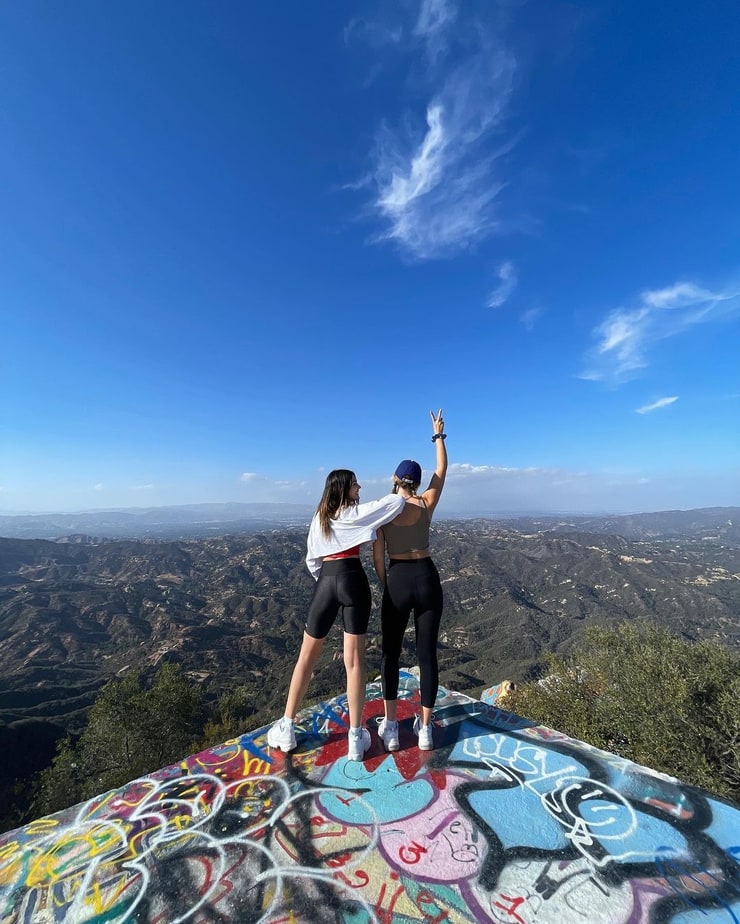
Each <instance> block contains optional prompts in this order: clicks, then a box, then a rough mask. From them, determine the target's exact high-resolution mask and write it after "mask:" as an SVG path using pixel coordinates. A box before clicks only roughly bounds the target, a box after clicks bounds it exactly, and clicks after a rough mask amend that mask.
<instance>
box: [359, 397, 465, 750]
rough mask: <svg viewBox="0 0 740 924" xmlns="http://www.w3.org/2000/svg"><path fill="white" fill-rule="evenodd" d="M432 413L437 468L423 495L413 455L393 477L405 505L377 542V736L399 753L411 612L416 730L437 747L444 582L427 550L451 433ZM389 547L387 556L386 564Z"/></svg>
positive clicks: (425, 746)
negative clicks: (402, 666)
mask: <svg viewBox="0 0 740 924" xmlns="http://www.w3.org/2000/svg"><path fill="white" fill-rule="evenodd" d="M429 413H430V416H431V418H432V442H433V443H434V445H435V450H436V467H435V469H434V474H433V475H432V478H431V481H430V482H429V487H428V488H427V489H426V491H424V493H423V494H421V495H417V493H416V492H417V489H418V487H419V485H420V484H421V466H420V465H419V463H418V462H414V461H413V460H412V459H404V460H403V462H401V463H400V464H399V466H398V468H397V469H396V472H395V475H394V476H393V485H394V487H393V490H394V492H395V493H397V494H399V495H400V496H401V497H403V498H405V500H406V504H405V506H404V508H403V510H402V511H401V513H400V514H399V515H398V516H397V517H396V518H395V519H394V520H392V521H391V522H390V523H386V525H385V526H384V527H382V529H379V530H378V537H377V539H376V540H375V543H374V544H373V564H374V566H375V571H376V572H377V575H378V578H379V580H380V583H381V585H382V587H383V604H382V610H381V626H382V630H383V644H382V660H381V668H380V676H381V682H382V686H383V703H384V707H385V718H384V719H382V721H381V722H380V725H379V726H378V734H379V735H380V737H381V738H382V740H383V744H384V746H385V749H386V750H387V751H397V750H398V747H399V739H398V718H397V714H396V707H397V700H398V674H399V659H400V657H401V650H402V647H403V636H404V633H405V631H406V626H407V625H408V621H409V617H410V616H411V612H412V611H413V613H414V629H415V630H416V656H417V659H418V661H419V685H420V687H421V716H418V715H417V716H416V719H415V720H414V733H415V734H416V735H417V736H418V738H419V747H420V748H421V749H422V750H423V751H431V750H432V748H433V747H434V741H433V739H432V724H431V723H432V710H433V708H434V701H435V700H436V698H437V689H438V687H439V667H438V665H437V640H438V637H439V624H440V620H441V618H442V585H441V583H440V580H439V572H438V571H437V568H436V566H435V564H434V562H433V561H432V559H431V557H430V554H429V525H430V523H431V521H432V515H433V513H434V509H435V507H436V506H437V504H438V503H439V499H440V496H441V494H442V488H443V487H444V483H445V476H446V475H447V448H446V446H445V439H446V437H447V434H446V433H445V432H444V418H443V417H442V409H441V408H440V410H439V413H438V414H435V413H434V412H433V411H430V412H429ZM386 551H387V553H388V559H389V561H388V565H387V567H386Z"/></svg>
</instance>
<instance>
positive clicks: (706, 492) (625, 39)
mask: <svg viewBox="0 0 740 924" xmlns="http://www.w3.org/2000/svg"><path fill="white" fill-rule="evenodd" d="M738 47H740V16H738V15H737V6H736V3H735V0H727V2H722V0H717V2H714V3H711V4H706V5H703V6H702V7H701V11H700V10H699V8H698V7H697V6H696V5H692V4H686V5H684V6H683V7H682V6H681V5H680V4H679V5H675V4H671V5H666V4H665V3H657V2H647V3H646V2H644V0H642V2H639V3H638V2H615V0H609V2H606V0H588V2H585V0H584V2H561V0H530V2H526V0H521V2H518V0H516V2H515V0H506V2H498V0H466V2H465V3H463V2H462V0H460V2H458V3H455V2H453V0H422V2H418V0H416V2H403V0H397V2H387V3H386V2H376V3H367V2H366V3H355V2H344V3H335V2H329V0H326V2H312V3H305V2H286V3H282V4H266V3H263V4H251V3H238V2H230V0H226V2H223V3H219V4H216V5H214V4H207V3H193V2H188V0H178V2H156V3H144V2H142V0H126V2H125V3H122V2H111V3H99V2H97V0H75V2H74V3H69V4H59V3H52V2H39V0H29V2H24V3H18V2H7V3H4V4H2V5H1V6H0V86H2V90H0V137H2V139H3V143H2V145H1V146H0V169H1V171H2V184H1V185H0V215H1V216H2V219H1V220H0V261H1V264H2V272H0V305H1V306H2V326H1V327H0V330H1V331H2V350H1V351H0V357H1V361H2V366H1V367H0V385H1V386H2V397H1V398H0V413H1V415H2V421H1V431H2V435H1V436H0V451H1V452H0V510H1V511H3V512H11V513H12V512H25V511H59V510H66V511H76V510H84V509H94V508H107V507H130V506H137V507H145V506H156V505H162V504H186V503H200V502H207V501H212V502H218V501H248V502H249V501H290V502H305V503H315V502H316V500H317V499H318V496H319V494H320V491H321V487H322V485H323V480H324V477H325V474H326V472H327V471H328V470H329V469H331V468H335V467H348V468H352V469H354V470H355V471H356V472H357V474H358V476H359V479H360V481H361V483H362V484H363V494H362V496H363V499H366V500H370V499H372V498H373V497H376V496H379V495H380V494H381V493H384V492H385V489H386V486H387V485H388V481H389V475H390V473H392V471H393V469H394V468H395V466H396V463H397V462H398V460H399V459H401V458H406V457H411V458H416V459H418V460H419V462H421V464H422V465H423V466H424V467H425V469H426V470H427V471H428V469H429V468H430V467H431V465H432V463H433V459H434V455H433V453H434V450H433V446H432V444H431V442H430V441H429V437H430V434H431V427H430V423H429V410H430V409H431V408H434V409H438V408H439V407H440V406H441V407H443V408H444V411H445V418H446V422H447V431H448V434H449V438H448V441H447V445H448V450H449V454H450V474H449V481H448V487H447V489H446V492H445V498H444V501H443V507H440V513H443V511H444V512H447V513H448V514H452V513H456V512H464V513H475V512H480V513H508V512H543V513H544V512H582V513H589V512H607V511H608V512H626V511H640V510H642V511H647V510H662V509H668V508H677V507H680V508H688V507H700V506H713V505H729V504H737V503H738V499H739V497H740V492H739V491H738V487H739V486H740V462H739V459H738V456H739V450H740V432H739V428H738V411H739V410H740V371H739V370H740V363H739V362H738V353H739V351H738V344H739V342H740V337H739V334H740V233H739V232H740V170H738V150H740V119H738V111H739V110H740V59H739V58H738V55H737V48H738Z"/></svg>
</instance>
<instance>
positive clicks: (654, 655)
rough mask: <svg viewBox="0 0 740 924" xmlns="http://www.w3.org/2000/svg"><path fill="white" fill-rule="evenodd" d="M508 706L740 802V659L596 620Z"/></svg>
mask: <svg viewBox="0 0 740 924" xmlns="http://www.w3.org/2000/svg"><path fill="white" fill-rule="evenodd" d="M506 706H507V708H509V709H511V710H512V711H514V712H516V713H518V714H519V715H522V716H525V717H528V718H530V719H533V720H534V721H536V722H538V723H540V724H543V725H548V726H550V727H552V728H555V729H557V730H558V731H561V732H564V733H565V734H567V735H569V736H570V737H572V738H578V739H581V740H583V741H586V742H588V743H589V744H592V745H594V746H596V747H599V748H602V749H604V750H607V751H612V752H614V753H616V754H619V755H621V756H623V757H626V758H628V759H629V760H633V761H635V762H636V763H638V764H643V765H644V766H648V767H651V768H652V769H654V770H659V771H662V772H664V773H667V774H670V775H671V776H675V777H678V778H679V779H680V780H682V781H683V782H686V783H690V784H693V785H695V786H701V787H703V788H705V789H708V790H712V791H714V792H715V793H718V794H719V795H722V796H725V797H727V798H729V799H732V800H735V801H740V657H738V655H736V654H735V653H733V652H731V651H730V650H728V649H726V648H724V647H722V646H721V645H719V644H715V643H713V642H689V641H686V640H684V639H680V638H676V637H675V636H673V635H671V634H670V633H669V632H668V631H666V630H665V629H661V628H659V627H657V626H654V625H644V624H643V625H635V624H630V623H625V624H622V625H620V626H618V627H617V628H606V627H601V626H599V627H591V628H589V629H588V630H587V631H586V633H585V636H584V641H583V642H582V643H581V645H580V646H579V648H578V649H577V650H576V651H575V652H574V653H573V654H572V655H571V656H570V657H568V658H561V657H555V656H553V657H551V658H550V659H549V662H548V670H547V672H546V674H545V676H543V677H542V678H540V679H539V680H535V681H532V682H529V683H527V684H524V685H523V686H520V687H519V688H518V689H517V691H516V692H515V693H514V694H512V696H511V698H510V699H507V700H506Z"/></svg>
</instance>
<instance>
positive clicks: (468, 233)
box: [369, 0, 516, 260]
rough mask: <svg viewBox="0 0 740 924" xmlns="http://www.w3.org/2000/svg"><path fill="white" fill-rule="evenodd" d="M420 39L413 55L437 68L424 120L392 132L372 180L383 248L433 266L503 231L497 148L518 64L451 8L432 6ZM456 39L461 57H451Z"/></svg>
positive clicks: (382, 143) (422, 16)
mask: <svg viewBox="0 0 740 924" xmlns="http://www.w3.org/2000/svg"><path fill="white" fill-rule="evenodd" d="M463 9H464V10H465V13H466V17H463V16H462V12H461V11H462V10H463ZM458 12H461V15H460V16H458ZM452 32H454V36H452ZM461 35H464V36H465V41H464V42H461V41H460V36H461ZM413 36H414V37H415V39H416V40H417V41H416V43H415V44H414V43H412V44H411V45H410V46H409V48H410V49H411V51H410V53H412V54H413V53H414V52H415V53H416V54H417V55H418V51H419V49H421V51H422V52H423V54H424V55H425V57H426V58H428V59H429V60H428V61H427V66H426V68H425V69H424V73H425V74H426V79H427V86H428V88H429V90H428V102H427V104H426V106H425V112H424V117H423V120H422V119H421V118H420V117H419V116H418V115H417V116H416V117H413V116H410V115H408V114H407V116H406V118H405V120H403V121H402V125H401V127H398V126H396V127H391V125H390V123H389V122H388V123H386V124H385V125H384V126H383V128H382V129H381V130H380V131H379V132H378V134H377V136H376V143H375V147H374V151H373V153H372V158H371V161H372V164H371V168H370V171H369V175H370V177H371V183H372V188H373V197H372V202H371V206H372V210H373V211H374V212H375V213H376V214H377V215H379V216H380V219H381V222H382V224H383V226H384V227H383V230H382V231H380V233H378V234H377V235H376V237H375V240H376V241H382V240H385V241H394V242H395V243H396V244H397V245H398V246H399V248H400V249H401V251H402V252H403V253H404V254H406V255H407V256H410V257H412V258H415V259H419V260H426V259H431V258H435V257H444V256H449V255H451V254H453V253H456V252H458V251H460V250H462V249H465V248H467V247H470V246H471V245H473V244H474V243H476V242H477V241H479V240H481V239H482V238H484V237H485V236H487V235H488V234H490V233H492V232H493V231H494V230H495V229H496V228H497V226H498V225H499V220H498V217H497V215H496V214H495V209H494V203H495V201H496V199H497V197H498V196H499V194H500V192H501V190H502V188H503V186H504V185H505V182H504V179H503V177H501V176H499V175H497V173H496V170H495V166H496V163H497V161H498V159H499V157H500V156H501V155H502V153H504V149H505V147H506V145H505V144H504V143H503V140H502V141H501V143H500V146H499V150H492V149H491V139H492V137H493V135H494V133H495V132H496V131H497V130H500V129H501V127H502V122H503V119H504V117H505V115H506V113H507V111H508V108H509V102H510V99H511V95H512V87H513V77H514V73H515V70H516V61H515V58H514V56H513V54H511V53H510V52H509V51H508V50H507V49H506V48H505V47H504V46H503V45H502V44H501V43H500V42H499V41H498V40H497V38H496V37H495V35H494V33H493V31H492V30H490V29H481V28H478V26H477V24H476V23H473V22H472V21H471V20H470V18H469V16H468V8H463V7H460V11H458V8H457V7H456V6H455V5H454V3H452V2H451V0H424V2H423V3H422V5H421V8H420V12H419V17H418V19H417V22H416V25H415V27H414V29H413ZM453 38H454V40H455V49H454V51H455V54H454V56H453V54H452V52H451V53H450V54H448V55H444V56H443V55H442V54H441V50H442V49H447V47H448V43H452V40H453ZM443 57H444V61H442V58H443ZM453 61H454V63H451V62H453Z"/></svg>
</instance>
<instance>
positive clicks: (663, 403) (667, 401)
mask: <svg viewBox="0 0 740 924" xmlns="http://www.w3.org/2000/svg"><path fill="white" fill-rule="evenodd" d="M676 401H678V395H672V396H671V397H670V398H658V400H657V401H651V402H650V404H643V406H642V407H638V408H636V410H635V413H636V414H650V413H651V412H652V411H659V410H660V409H661V408H662V407H669V406H670V405H671V404H675V403H676Z"/></svg>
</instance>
